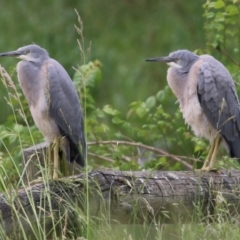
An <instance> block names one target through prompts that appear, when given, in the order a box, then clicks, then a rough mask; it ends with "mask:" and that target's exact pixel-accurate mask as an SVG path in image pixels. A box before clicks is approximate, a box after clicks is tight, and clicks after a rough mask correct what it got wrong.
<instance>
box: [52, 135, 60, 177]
mask: <svg viewBox="0 0 240 240" xmlns="http://www.w3.org/2000/svg"><path fill="white" fill-rule="evenodd" d="M53 154H54V157H53V161H54V162H53V179H57V178H58V171H59V138H57V137H56V138H55V139H54V148H53Z"/></svg>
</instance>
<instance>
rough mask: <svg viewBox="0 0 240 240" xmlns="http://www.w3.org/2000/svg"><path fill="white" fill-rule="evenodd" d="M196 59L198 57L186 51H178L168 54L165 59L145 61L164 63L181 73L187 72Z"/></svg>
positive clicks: (157, 58)
mask: <svg viewBox="0 0 240 240" xmlns="http://www.w3.org/2000/svg"><path fill="white" fill-rule="evenodd" d="M198 58H199V56H198V55H196V54H195V53H192V52H190V51H188V50H178V51H175V52H172V53H170V54H169V56H167V57H156V58H148V59H146V61H149V62H165V63H167V64H168V65H169V66H171V67H174V68H179V69H182V71H188V70H189V69H190V67H191V66H192V64H193V63H195V62H196V61H197V60H198Z"/></svg>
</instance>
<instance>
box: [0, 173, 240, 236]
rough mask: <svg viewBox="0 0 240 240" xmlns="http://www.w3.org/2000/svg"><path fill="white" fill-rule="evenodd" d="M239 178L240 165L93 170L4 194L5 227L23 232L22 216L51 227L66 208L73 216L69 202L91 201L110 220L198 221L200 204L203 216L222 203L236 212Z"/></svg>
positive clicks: (82, 206) (27, 227)
mask: <svg viewBox="0 0 240 240" xmlns="http://www.w3.org/2000/svg"><path fill="white" fill-rule="evenodd" d="M239 182H240V171H236V170H228V171H227V170H222V171H221V172H218V173H216V172H207V173H201V172H188V171H187V172H186V171H184V172H183V171H182V172H181V171H180V172H168V171H166V172H163V171H161V172H148V171H145V172H140V171H137V172H131V171H112V170H94V171H91V172H89V173H81V174H78V175H75V176H72V177H68V178H63V179H59V180H55V181H53V180H51V181H46V182H44V183H43V182H42V183H38V184H34V185H29V186H25V187H23V188H21V189H19V190H16V191H13V192H11V194H9V193H8V194H1V196H0V212H1V228H2V230H3V231H4V232H5V233H6V234H7V235H8V236H13V235H14V236H16V235H19V232H21V227H20V225H19V221H21V223H22V225H23V226H24V231H25V232H26V233H29V234H30V232H32V229H31V228H32V227H33V226H34V225H36V226H39V225H41V224H43V222H44V224H45V226H46V228H47V229H51V228H52V226H53V224H57V222H59V219H61V216H62V215H63V214H64V213H66V211H69V214H68V216H69V221H70V220H72V219H74V217H73V215H74V214H75V213H73V212H72V211H71V207H69V206H71V204H73V203H74V204H75V206H76V207H77V208H79V210H81V211H78V212H79V214H80V213H82V214H83V215H84V214H85V213H86V206H87V204H86V203H87V201H88V204H89V209H90V216H91V217H92V218H93V219H94V218H95V217H96V219H97V218H98V217H100V218H101V217H102V216H103V214H104V213H105V214H106V215H107V216H108V217H109V218H110V219H111V222H112V223H123V224H126V223H127V224H130V223H137V224H142V223H146V222H148V223H152V222H153V221H154V222H155V223H158V224H159V223H174V222H177V221H179V220H180V221H181V222H182V223H183V222H188V221H194V220H195V219H197V218H196V217H195V216H196V208H197V211H198V212H199V211H201V213H202V214H203V216H204V215H207V214H208V215H209V214H211V215H214V211H215V209H216V208H217V207H218V206H221V207H226V208H228V210H229V211H230V212H231V214H238V213H239V205H240V204H239V203H240V201H239V199H240V196H239V195H240V191H239V188H240V184H239ZM87 188H88V191H87ZM87 192H88V193H89V195H88V197H87ZM13 205H14V206H15V207H13ZM26 219H30V223H31V224H29V221H28V220H26ZM43 219H45V220H43ZM64 221H65V222H66V218H64ZM49 231H50V230H49ZM29 239H30V238H29Z"/></svg>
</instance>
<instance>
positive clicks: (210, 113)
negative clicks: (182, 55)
mask: <svg viewBox="0 0 240 240" xmlns="http://www.w3.org/2000/svg"><path fill="white" fill-rule="evenodd" d="M197 91H198V99H199V102H200V105H201V107H202V109H203V112H204V114H205V115H206V117H207V119H208V121H209V122H210V124H211V125H212V126H213V127H214V128H215V129H217V130H218V131H219V132H220V134H221V135H222V136H223V138H224V139H225V140H226V142H227V143H228V146H229V149H230V154H231V156H232V157H236V158H238V159H240V108H239V102H238V97H237V94H236V90H235V85H234V82H233V80H232V77H231V75H230V74H229V72H228V71H227V70H226V69H225V67H224V66H223V65H222V64H221V63H220V62H218V61H216V60H215V59H210V62H208V61H203V63H202V65H201V67H200V69H199V78H198V86H197Z"/></svg>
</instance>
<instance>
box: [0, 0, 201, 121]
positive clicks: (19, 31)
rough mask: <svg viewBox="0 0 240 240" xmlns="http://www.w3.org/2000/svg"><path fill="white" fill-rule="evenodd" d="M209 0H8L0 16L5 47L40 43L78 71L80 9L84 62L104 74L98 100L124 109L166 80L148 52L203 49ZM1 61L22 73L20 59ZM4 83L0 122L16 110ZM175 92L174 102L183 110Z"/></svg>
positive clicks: (0, 91) (162, 67)
mask: <svg viewBox="0 0 240 240" xmlns="http://www.w3.org/2000/svg"><path fill="white" fill-rule="evenodd" d="M203 3H204V1H184V2H183V1H180V0H172V1H156V0H123V1H107V0H101V1H100V0H94V1H91V0H81V1H76V0H75V1H74V0H58V1H46V0H41V1H40V0H35V1H26V0H19V1H12V0H10V1H3V0H1V14H0V23H1V24H0V32H1V37H0V52H5V51H10V50H15V49H17V48H18V47H21V46H23V45H28V44H31V43H35V44H38V45H40V46H42V47H43V48H45V49H47V50H48V52H49V54H50V56H51V57H52V58H55V59H57V60H58V61H59V62H60V63H61V64H62V65H63V66H64V67H65V68H66V70H67V71H68V72H69V74H70V76H73V74H74V69H73V67H76V66H78V65H81V64H82V63H83V62H82V59H81V57H80V52H79V49H78V44H77V38H79V35H78V34H77V32H76V30H75V27H74V25H77V24H78V22H77V15H76V13H75V11H74V9H76V10H77V11H78V12H79V14H80V16H81V18H82V20H83V24H84V39H85V48H86V49H87V48H88V46H89V44H90V43H91V51H90V54H89V55H87V59H86V61H87V62H88V61H90V60H95V59H99V60H100V61H101V62H102V64H103V69H102V71H103V79H102V81H101V83H100V84H99V85H98V86H97V88H96V89H94V92H93V93H94V98H95V99H96V104H97V106H99V107H102V106H103V105H105V104H111V105H112V106H113V107H114V108H117V109H120V110H121V111H123V112H126V111H127V109H128V108H129V104H130V103H131V102H132V101H137V100H141V101H144V100H145V99H146V98H147V97H148V96H149V95H151V94H156V93H157V91H158V90H159V89H161V88H163V87H164V86H165V85H166V69H167V67H166V66H165V65H160V64H159V65H157V64H149V63H147V62H145V61H144V60H145V59H146V58H148V57H154V56H162V55H167V54H168V53H169V52H171V51H173V50H177V49H183V48H186V49H189V50H195V49H199V48H204V46H205V34H204V29H203V25H204V19H203V17H202V15H203V9H202V4H203ZM0 64H1V65H2V66H3V67H5V68H6V69H7V71H9V72H12V76H15V77H14V81H16V82H17V80H16V74H15V73H13V68H15V66H16V64H17V60H16V59H11V58H2V59H0ZM4 96H5V91H4V87H3V86H0V106H1V114H0V123H3V122H4V121H5V119H6V117H7V115H8V114H10V113H11V111H10V108H9V107H8V105H7V104H6V102H5V100H4ZM174 99H175V98H174V97H173V98H172V100H170V101H169V102H172V104H171V107H172V108H173V111H175V109H177V107H178V106H177V105H175V104H174V102H175V100H174Z"/></svg>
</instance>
